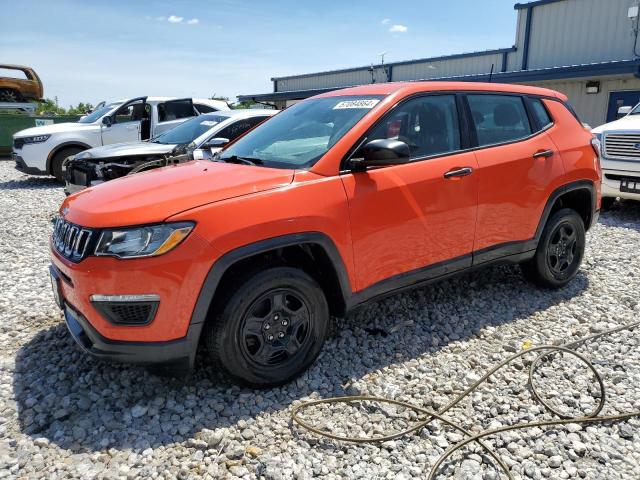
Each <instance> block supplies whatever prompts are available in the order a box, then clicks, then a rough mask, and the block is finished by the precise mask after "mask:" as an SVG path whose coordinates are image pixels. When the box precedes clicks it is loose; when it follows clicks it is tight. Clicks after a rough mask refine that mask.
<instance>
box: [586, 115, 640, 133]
mask: <svg viewBox="0 0 640 480" xmlns="http://www.w3.org/2000/svg"><path fill="white" fill-rule="evenodd" d="M608 130H640V115H627V116H626V117H622V118H620V119H619V120H615V121H613V122H609V123H605V124H604V125H600V126H599V127H596V128H594V129H593V130H591V132H592V133H602V132H606V131H608Z"/></svg>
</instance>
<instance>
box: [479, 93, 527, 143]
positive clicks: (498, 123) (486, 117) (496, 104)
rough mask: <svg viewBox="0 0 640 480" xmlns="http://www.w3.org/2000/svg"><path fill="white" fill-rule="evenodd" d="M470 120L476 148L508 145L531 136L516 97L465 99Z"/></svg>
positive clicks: (523, 111) (487, 95) (518, 98)
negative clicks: (505, 143) (476, 140)
mask: <svg viewBox="0 0 640 480" xmlns="http://www.w3.org/2000/svg"><path fill="white" fill-rule="evenodd" d="M467 98H468V100H469V107H470V108H471V116H472V120H473V124H474V126H475V129H476V134H477V137H478V144H479V145H480V146H485V145H495V144H498V143H504V142H511V141H514V140H519V139H521V138H525V137H528V136H529V135H531V132H532V130H531V124H530V123H529V117H528V116H527V111H526V109H525V107H524V102H523V99H522V97H519V96H516V95H489V94H486V95H468V96H467Z"/></svg>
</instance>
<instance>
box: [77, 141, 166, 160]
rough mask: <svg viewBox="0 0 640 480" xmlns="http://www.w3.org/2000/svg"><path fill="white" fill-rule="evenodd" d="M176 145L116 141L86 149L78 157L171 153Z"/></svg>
mask: <svg viewBox="0 0 640 480" xmlns="http://www.w3.org/2000/svg"><path fill="white" fill-rule="evenodd" d="M175 147H176V145H166V144H163V143H149V142H134V143H114V144H112V145H104V146H103V147H96V148H92V149H90V150H85V151H84V152H82V153H81V154H78V155H77V157H76V158H78V159H81V160H92V159H95V160H99V159H102V158H114V157H127V156H130V155H162V154H163V153H171V151H172V150H173V149H174V148H175Z"/></svg>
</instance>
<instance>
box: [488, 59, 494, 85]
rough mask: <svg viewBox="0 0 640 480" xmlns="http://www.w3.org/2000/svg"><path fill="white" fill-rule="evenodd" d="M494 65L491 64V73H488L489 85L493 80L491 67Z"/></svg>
mask: <svg viewBox="0 0 640 480" xmlns="http://www.w3.org/2000/svg"><path fill="white" fill-rule="evenodd" d="M494 65H495V64H493V63H492V64H491V71H490V72H489V83H491V81H492V80H493V66H494Z"/></svg>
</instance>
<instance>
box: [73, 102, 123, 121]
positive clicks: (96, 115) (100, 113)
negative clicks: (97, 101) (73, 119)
mask: <svg viewBox="0 0 640 480" xmlns="http://www.w3.org/2000/svg"><path fill="white" fill-rule="evenodd" d="M118 105H120V102H115V103H110V104H109V105H105V106H104V107H100V108H98V109H97V110H94V111H93V112H91V113H90V114H89V115H87V116H86V117H84V118H81V119H80V120H78V123H93V122H95V121H96V120H98V119H99V118H100V117H102V116H103V115H105V114H106V113H109V111H110V110H113V108H114V107H117V106H118Z"/></svg>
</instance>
